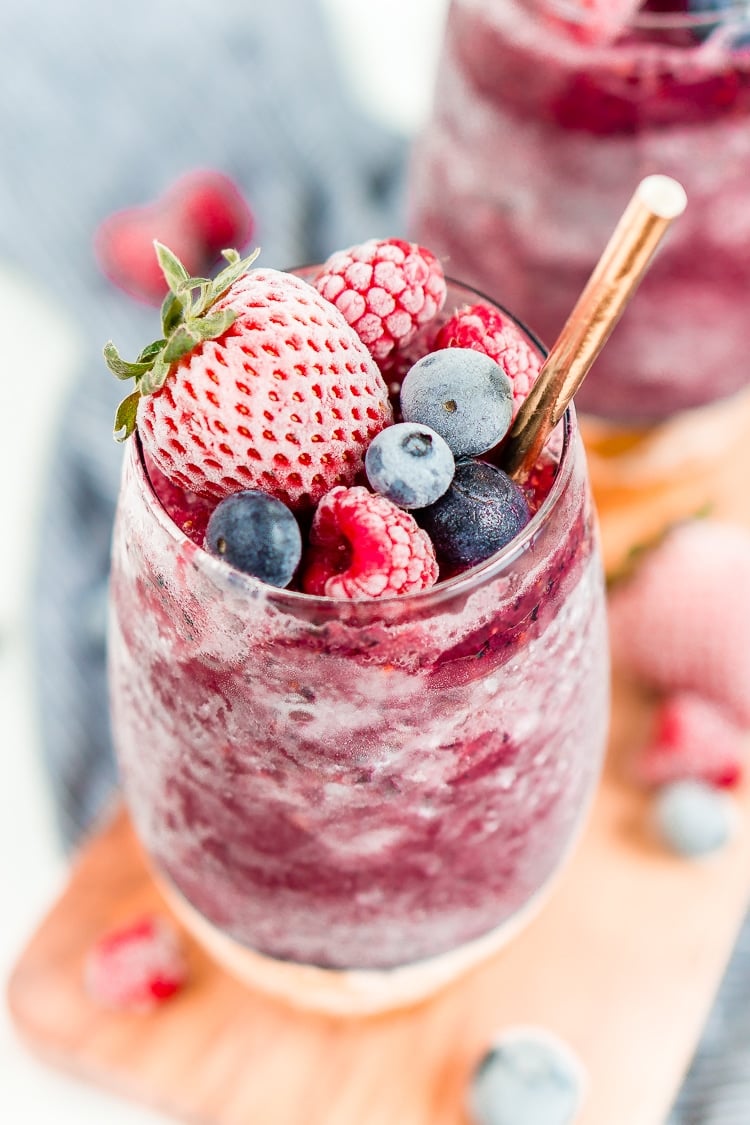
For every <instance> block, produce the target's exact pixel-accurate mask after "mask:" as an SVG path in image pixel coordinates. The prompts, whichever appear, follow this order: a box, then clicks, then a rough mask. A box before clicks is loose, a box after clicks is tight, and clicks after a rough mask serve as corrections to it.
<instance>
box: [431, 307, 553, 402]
mask: <svg viewBox="0 0 750 1125" xmlns="http://www.w3.org/2000/svg"><path fill="white" fill-rule="evenodd" d="M435 348H436V349H437V348H473V349H474V350H475V351H479V352H484V353H485V355H488V356H490V358H491V359H494V361H495V363H499V364H500V366H501V367H502V369H503V371H504V372H505V374H506V375H507V376H508V378H509V379H510V381H511V383H512V384H513V417H514V418H515V416H516V414H517V413H518V411H519V410H520V408H521V403H522V402H523V400H524V399H525V398H526V396H527V395H528V393H529V391H530V390H531V388H532V387H533V385H534V382H535V380H536V377H537V375H538V374H539V368H540V367H541V364H542V361H541V357H540V356H539V354H538V352H536V351H535V350H534V348H533V347H532V346H531V344H530V343H529V341H528V340H527V339H526V337H525V336H524V335H523V333H522V332H521V330H520V328H518V326H517V325H516V324H515V322H514V321H512V320H511V319H510V317H509V316H505V315H504V314H503V313H501V312H500V310H499V309H496V308H493V307H492V306H491V305H485V304H476V305H467V306H465V307H464V308H463V309H459V310H458V312H456V313H454V315H453V316H452V317H451V318H450V319H449V320H447V321H446V322H445V324H444V325H442V327H441V328H440V330H439V331H438V334H437V336H436V338H435Z"/></svg>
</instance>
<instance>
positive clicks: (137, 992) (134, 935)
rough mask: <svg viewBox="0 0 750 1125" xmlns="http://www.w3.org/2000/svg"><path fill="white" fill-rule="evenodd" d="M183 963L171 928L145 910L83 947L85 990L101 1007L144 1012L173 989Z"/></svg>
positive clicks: (177, 985) (178, 985) (178, 984)
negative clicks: (87, 948)
mask: <svg viewBox="0 0 750 1125" xmlns="http://www.w3.org/2000/svg"><path fill="white" fill-rule="evenodd" d="M186 980H187V965H186V962H185V957H184V954H183V951H182V947H181V944H180V939H179V936H178V934H177V931H176V930H175V928H174V927H173V926H172V925H171V923H170V922H168V921H167V919H166V918H161V917H155V916H146V917H143V918H139V919H138V920H137V921H135V922H131V923H129V924H128V925H125V926H121V927H118V928H117V929H114V930H110V931H109V932H108V933H106V934H104V935H103V936H102V937H100V938H99V940H98V941H97V942H96V944H95V945H94V946H93V948H92V949H90V950H89V953H88V956H87V957H86V963H85V966H84V981H85V985H86V991H87V992H88V994H89V996H90V997H91V999H92V1000H94V1001H95V1002H96V1003H98V1004H101V1005H102V1006H103V1007H105V1008H113V1009H116V1010H119V1011H131V1012H148V1011H150V1010H151V1009H153V1008H155V1007H157V1005H159V1004H161V1003H162V1002H163V1001H164V1000H168V999H169V997H170V996H173V995H174V994H175V993H176V992H178V991H179V990H180V989H181V988H182V986H183V985H184V984H185V981H186Z"/></svg>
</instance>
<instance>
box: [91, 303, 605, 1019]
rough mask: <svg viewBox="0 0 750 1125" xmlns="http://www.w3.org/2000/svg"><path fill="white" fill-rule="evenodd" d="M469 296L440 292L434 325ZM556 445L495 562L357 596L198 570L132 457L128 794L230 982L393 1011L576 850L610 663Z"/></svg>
mask: <svg viewBox="0 0 750 1125" xmlns="http://www.w3.org/2000/svg"><path fill="white" fill-rule="evenodd" d="M478 299H479V298H478V295H477V294H476V293H473V292H472V291H470V290H468V289H466V288H464V287H462V286H458V285H455V284H453V283H451V285H450V287H449V300H448V305H447V307H446V312H445V315H446V316H447V315H448V314H449V313H450V312H452V311H453V310H455V309H456V308H458V307H460V306H462V305H464V304H466V303H467V302H468V303H473V302H475V301H476V300H478ZM532 342H533V341H532ZM535 346H536V345H535ZM556 436H557V438H558V439H559V440H558V442H557V446H558V452H557V457H558V467H557V472H556V476H555V479H554V483H553V484H552V487H551V491H550V492H549V494H548V495H547V497H546V499H545V500H544V501H543V502H542V504H541V506H540V507H539V509H538V510H537V511H536V513H535V514H534V515H533V517H532V519H531V521H530V523H529V524H528V525H527V526H526V527H525V528H524V530H523V531H522V533H521V534H520V535H519V536H518V537H517V538H516V539H514V540H513V541H512V542H511V543H510V544H508V545H507V547H505V548H504V549H503V550H502V551H500V552H499V553H498V554H496V555H495V556H493V557H492V558H491V559H489V560H487V561H486V562H485V563H482V564H481V565H479V566H476V567H474V568H473V569H471V570H470V571H467V572H466V573H463V574H460V575H457V576H455V577H453V578H450V579H448V580H446V581H443V582H441V583H440V584H438V585H437V586H435V587H433V588H431V589H429V590H426V591H422V592H420V593H417V594H411V595H408V596H405V597H400V598H394V599H384V600H371V601H361V602H356V601H345V600H334V599H330V598H325V597H313V596H309V595H306V594H303V593H299V592H296V591H294V590H281V589H276V588H271V587H269V586H266V585H264V584H263V583H261V582H260V581H258V580H256V579H254V578H252V577H249V576H248V575H245V574H241V573H239V572H237V571H235V570H233V569H232V568H230V567H229V566H227V565H226V563H224V562H223V561H222V560H220V559H217V558H215V557H213V556H211V555H209V554H208V553H207V552H206V551H204V550H203V549H202V548H201V547H199V546H197V545H196V544H195V543H194V542H192V541H191V540H190V539H188V538H186V536H185V535H184V534H182V532H181V531H180V530H179V528H178V527H177V526H176V525H175V524H174V523H173V522H172V520H171V519H170V517H169V515H168V514H167V512H166V511H165V509H164V508H163V507H162V505H161V504H160V503H159V500H158V498H157V496H156V494H155V492H154V490H153V488H152V486H151V483H150V481H149V478H148V473H147V469H146V466H145V464H144V459H143V456H142V452H141V449H140V447H139V444H138V442H137V439H136V440H132V441H131V442H130V444H129V447H128V449H127V452H126V456H125V461H124V468H123V478H122V489H121V493H120V498H119V504H118V512H117V519H116V527H115V534H114V546H113V566H112V580H111V591H112V593H111V629H110V646H109V659H110V675H111V699H112V717H113V730H114V738H115V744H116V750H117V754H118V758H119V764H120V769H121V776H122V783H123V787H124V792H125V796H126V800H127V804H128V806H129V809H130V813H131V815H132V819H133V822H134V824H135V827H136V830H137V832H138V834H139V836H140V839H141V840H142V842H143V844H144V846H145V850H146V852H147V854H148V857H149V859H150V862H151V864H152V866H153V870H154V872H155V874H156V877H157V879H158V881H159V883H160V884H161V886H162V888H163V889H164V891H165V894H166V895H167V898H168V899H169V901H170V903H171V904H172V906H173V907H174V909H175V911H176V912H177V914H178V916H179V917H180V918H181V919H182V920H183V921H184V922H185V924H186V925H187V926H188V928H189V929H190V930H191V931H192V932H193V933H194V934H195V935H196V937H197V938H198V940H199V941H200V942H202V943H203V944H204V945H205V946H206V947H207V948H208V949H209V951H210V952H211V953H212V955H213V956H214V957H215V958H217V959H218V960H219V961H220V962H221V963H222V964H224V965H226V966H228V967H229V968H230V969H231V971H232V972H234V973H235V974H236V975H237V976H238V977H240V978H241V979H243V980H245V981H248V982H250V983H252V984H253V985H255V986H257V987H259V988H261V989H263V990H265V991H268V992H271V993H274V994H276V995H279V996H282V997H284V998H285V999H287V1000H290V1001H292V1002H293V1003H296V1004H299V1005H302V1006H308V1007H313V1008H317V1009H319V1010H323V1011H326V1012H332V1013H341V1014H352V1013H357V1014H362V1013H365V1012H375V1011H382V1010H387V1009H389V1008H394V1007H398V1006H400V1005H403V1004H408V1003H411V1002H413V1001H415V1000H418V999H421V998H423V997H425V996H428V995H429V994H430V993H432V992H433V991H435V989H437V988H439V987H440V986H442V985H443V984H445V983H446V982H448V981H450V980H452V979H453V978H454V977H455V976H456V975H457V974H458V973H460V972H461V971H463V970H464V969H466V968H467V967H468V966H470V965H472V964H474V963H475V962H476V961H478V960H479V959H480V958H483V957H485V956H487V955H488V954H489V953H491V952H492V951H493V950H495V949H497V948H498V947H499V946H500V945H501V944H502V943H503V942H504V941H506V940H507V939H508V937H509V935H510V934H512V933H513V932H515V930H517V929H518V928H519V926H520V925H521V923H522V921H523V920H524V919H525V918H527V917H528V916H529V915H530V913H531V912H532V911H533V910H534V909H536V908H537V906H538V905H539V903H540V901H541V900H542V896H543V893H544V891H545V890H546V889H547V888H548V886H549V884H550V881H551V880H552V877H553V875H554V874H555V872H557V871H558V870H559V869H560V867H561V865H562V863H563V860H564V857H565V856H566V855H567V854H568V853H569V852H570V850H571V848H572V846H573V843H574V841H575V839H576V837H577V835H578V833H579V831H580V829H581V826H582V823H583V821H584V819H585V813H586V810H587V808H588V806H589V803H590V801H591V797H592V793H593V791H594V787H595V783H596V780H597V777H598V774H599V770H600V764H601V760H602V754H603V749H604V744H605V738H606V730H607V723H608V688H609V670H608V657H607V639H606V629H605V613H604V590H603V579H602V570H601V563H600V557H599V551H598V543H597V533H596V526H595V521H594V519H593V517H592V504H591V497H590V492H589V486H588V479H587V473H586V464H585V457H584V453H583V448H582V444H581V441H580V438H579V435H578V431H577V425H576V419H575V414H574V411H573V410H572V409H571V410H570V411H569V412H568V414H567V415H566V418H565V419H564V422H563V423H562V424H561V426H560V427H559V432H558V434H557V435H556Z"/></svg>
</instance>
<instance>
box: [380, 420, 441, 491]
mask: <svg viewBox="0 0 750 1125" xmlns="http://www.w3.org/2000/svg"><path fill="white" fill-rule="evenodd" d="M454 468H455V464H454V461H453V454H452V453H451V451H450V448H449V446H448V445H447V444H446V442H445V441H444V440H443V439H442V438H441V436H440V434H437V433H435V431H434V430H431V429H430V428H429V426H420V425H419V424H418V423H416V422H399V423H398V424H397V425H395V426H386V428H385V429H384V430H381V431H380V433H379V434H377V435H376V437H374V438H373V439H372V442H371V443H370V447H369V449H368V450H367V453H366V454H365V472H366V473H367V479H368V480H369V482H370V484H371V485H372V487H373V488H374V489H375V491H376V492H379V493H380V495H381V496H385V497H386V498H387V499H388V500H392V501H393V503H394V504H398V506H399V507H400V508H426V507H427V505H428V504H434V503H435V501H436V500H437V499H438V497H440V496H442V495H443V493H444V492H445V491H446V489H447V488H448V486H449V485H450V483H451V481H452V480H453V472H454Z"/></svg>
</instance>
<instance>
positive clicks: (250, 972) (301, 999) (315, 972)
mask: <svg viewBox="0 0 750 1125" xmlns="http://www.w3.org/2000/svg"><path fill="white" fill-rule="evenodd" d="M155 878H156V880H157V882H158V885H159V889H160V891H161V892H162V894H163V895H164V897H165V899H166V900H167V903H168V904H169V907H170V909H171V910H172V912H173V913H174V914H175V916H176V917H177V919H178V921H179V922H180V923H181V924H182V925H183V926H184V927H185V929H186V930H187V931H188V932H189V933H190V934H191V935H192V936H193V937H194V938H195V940H196V941H197V942H198V944H199V945H201V946H202V947H203V949H204V950H205V951H206V952H207V953H208V955H209V956H210V957H211V958H212V960H213V961H215V962H216V964H218V965H220V966H221V968H223V969H225V970H226V971H227V972H228V973H230V974H231V975H232V976H233V977H235V979H237V980H239V981H241V982H242V983H243V984H245V985H247V986H248V987H250V988H252V989H256V990H257V991H259V992H263V993H266V994H268V995H270V996H273V997H275V998H276V999H279V1000H283V1001H284V1002H285V1003H287V1004H290V1005H291V1006H293V1007H296V1008H303V1009H306V1010H308V1011H315V1012H319V1013H322V1014H325V1015H331V1016H349V1017H358V1016H370V1015H378V1014H381V1013H384V1012H390V1011H396V1010H398V1009H400V1008H408V1007H411V1006H412V1005H413V1004H418V1003H421V1002H422V1001H424V1000H427V999H429V997H431V996H433V995H434V994H435V993H437V992H439V991H440V990H441V989H442V988H444V987H445V986H446V985H448V984H450V983H451V982H452V981H455V980H456V979H457V978H458V977H460V976H462V975H463V974H464V973H465V972H467V971H468V970H469V969H472V968H474V966H476V965H479V964H480V963H481V962H482V961H485V960H486V959H487V958H488V957H490V956H492V954H494V953H496V952H497V951H498V950H499V949H501V948H502V947H503V946H504V945H505V944H506V943H507V942H509V941H510V940H511V939H512V938H513V937H515V935H516V934H517V933H518V932H519V931H520V930H522V929H523V928H524V927H525V926H527V925H528V923H529V922H530V921H531V919H532V918H533V917H534V916H535V915H536V914H537V912H538V911H539V909H540V908H541V906H542V904H543V902H544V901H546V898H547V895H548V893H549V887H550V884H551V883H554V881H555V880H554V878H553V879H552V880H550V882H549V883H548V884H547V886H546V887H544V888H543V889H542V890H541V891H540V892H539V893H538V894H537V895H535V896H534V898H533V899H531V900H530V902H529V903H527V905H526V906H525V907H524V908H523V909H522V910H520V911H518V912H517V913H516V914H514V915H513V917H512V918H509V919H508V921H506V922H504V923H503V924H502V925H501V926H498V927H497V928H496V929H494V930H491V931H490V932H489V933H487V934H484V935H483V936H482V937H480V938H477V939H476V940H474V941H471V942H467V943H466V944H465V945H462V946H461V947H460V948H458V949H454V950H451V951H450V952H448V953H443V954H441V955H440V956H437V957H430V958H427V959H426V960H423V961H415V962H412V963H411V964H408V965H400V966H398V967H397V968H394V969H323V968H320V967H319V966H317V965H304V964H300V963H298V962H295V961H276V960H274V958H272V957H267V956H265V955H264V954H261V953H256V952H255V951H254V950H252V949H249V948H248V947H247V946H243V945H240V944H239V943H238V942H236V941H234V940H233V939H232V938H230V937H228V936H227V935H226V934H224V933H222V932H221V930H219V929H217V928H216V927H215V926H213V925H212V924H211V923H210V922H208V921H206V919H205V918H204V917H203V916H202V915H201V914H199V913H198V911H197V910H195V908H194V907H192V906H191V905H190V903H189V902H187V901H186V900H185V899H184V898H183V897H182V895H180V894H179V892H178V891H176V890H175V889H174V887H172V886H170V885H169V884H168V883H166V882H165V881H164V880H163V879H161V878H159V876H158V874H156V876H155Z"/></svg>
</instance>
